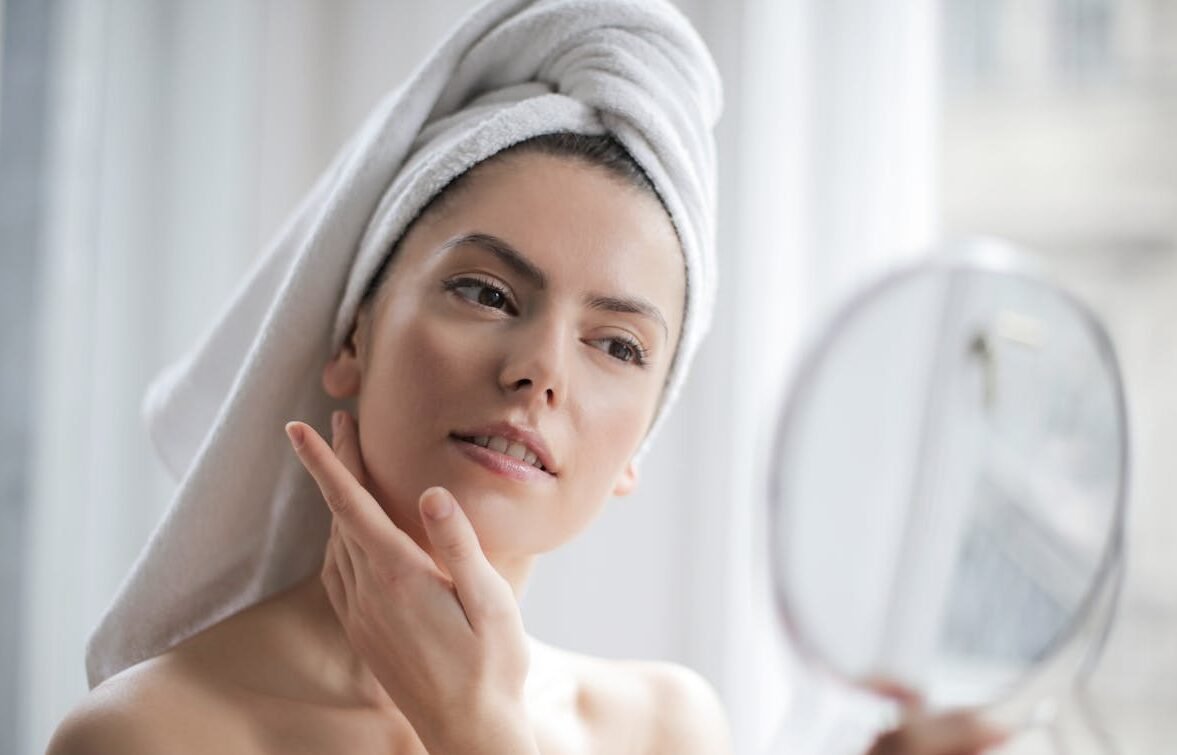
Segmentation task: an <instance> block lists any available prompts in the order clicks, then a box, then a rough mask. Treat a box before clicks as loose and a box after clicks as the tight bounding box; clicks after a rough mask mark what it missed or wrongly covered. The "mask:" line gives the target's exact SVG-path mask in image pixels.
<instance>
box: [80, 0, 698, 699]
mask: <svg viewBox="0 0 1177 755" xmlns="http://www.w3.org/2000/svg"><path fill="white" fill-rule="evenodd" d="M720 97H721V95H720V87H719V77H718V75H717V73H716V70H715V66H714V63H713V62H712V60H711V57H710V56H709V54H708V52H707V50H706V48H705V46H704V45H703V43H702V41H701V40H700V39H699V37H698V35H697V34H696V33H695V31H694V29H692V28H691V26H690V24H689V23H688V22H687V21H686V19H685V18H683V17H682V16H681V15H680V13H679V12H678V11H677V10H675V9H674V7H673V6H671V5H670V4H669V3H666V2H663V1H662V0H535V1H534V2H532V1H528V0H491V2H488V3H486V4H484V5H481V6H479V7H478V8H477V9H475V10H474V11H473V12H472V13H470V14H469V15H468V16H466V18H465V19H464V20H462V21H461V22H460V23H459V24H458V26H457V28H455V29H454V30H453V32H452V33H451V34H450V35H449V37H448V38H446V39H445V40H444V41H443V42H442V44H441V45H440V47H438V48H437V49H436V50H435V51H434V52H433V53H432V54H431V55H430V56H429V57H428V58H427V59H426V60H425V61H424V63H423V64H422V65H421V66H420V67H419V68H418V69H417V70H416V72H415V73H414V74H413V75H412V76H411V77H410V79H409V80H408V81H407V82H406V83H405V84H404V85H403V86H401V87H400V88H398V89H396V90H395V91H393V92H392V93H390V94H389V95H388V96H387V97H386V98H385V99H384V100H383V101H382V102H381V103H380V104H379V106H378V107H377V108H376V109H375V111H374V112H373V113H372V114H371V115H370V116H369V117H368V119H367V120H366V121H365V123H364V125H363V127H362V128H361V129H360V130H359V132H358V133H357V134H356V135H355V136H354V137H353V138H352V139H351V141H350V143H348V144H347V145H346V146H345V148H344V149H343V151H342V152H341V153H340V155H339V156H338V157H337V158H336V159H335V161H334V163H333V164H332V165H331V166H330V168H328V170H327V171H326V173H325V174H324V175H323V176H322V177H321V178H320V179H319V180H318V182H317V183H316V184H315V186H314V187H313V188H312V190H311V192H310V194H309V195H308V196H307V197H306V198H305V199H304V200H303V202H302V203H301V204H300V206H299V207H298V209H297V210H296V211H295V213H294V215H293V217H292V218H291V219H290V221H289V222H288V223H287V225H286V226H285V228H283V229H282V230H281V232H280V233H279V234H278V236H277V238H276V240H275V241H274V242H273V243H272V244H271V246H270V247H269V249H268V250H267V252H266V254H265V255H264V256H263V258H262V259H261V261H260V262H259V264H258V265H257V266H256V268H255V269H254V270H253V271H252V272H251V273H250V275H249V276H248V278H247V279H246V281H245V282H244V284H243V285H242V287H241V288H240V289H239V290H238V291H237V292H236V294H235V296H234V297H233V299H232V301H231V302H230V304H229V305H228V307H227V308H226V309H225V311H224V312H223V313H222V314H221V316H220V317H219V319H218V320H217V321H216V323H215V324H214V325H213V327H212V329H211V330H210V331H209V332H208V333H207V334H206V335H205V336H204V337H203V339H202V340H201V342H200V343H198V344H197V345H196V346H195V348H193V349H192V350H191V351H190V352H188V353H187V354H186V355H185V356H184V357H183V358H182V359H180V360H179V361H178V362H177V363H176V364H174V365H172V366H171V367H169V368H168V369H167V370H165V371H164V372H163V373H162V374H161V375H160V376H159V377H157V378H156V380H155V382H154V383H153V385H152V386H151V388H150V390H149V391H148V394H147V397H146V399H145V401H144V413H145V417H146V420H147V424H148V427H149V430H150V433H151V437H152V439H153V441H154V443H155V446H156V448H157V450H158V452H159V454H160V456H162V458H163V460H164V463H165V464H166V466H167V467H168V468H169V469H170V470H171V472H172V474H173V475H174V476H175V478H176V479H177V480H179V487H178V489H177V492H176V495H175V498H174V499H173V501H172V505H171V507H170V509H169V510H168V512H167V514H166V515H165V517H164V518H163V520H162V521H161V523H160V524H159V526H158V528H157V529H156V530H155V532H154V533H153V534H152V536H151V539H150V540H149V542H148V543H147V546H146V548H145V549H144V551H143V553H142V554H141V555H140V557H139V559H138V561H137V562H136V563H135V565H134V567H133V569H132V571H131V574H130V575H129V576H128V578H127V580H126V581H125V582H124V583H123V585H122V587H121V588H120V590H119V593H118V595H117V597H116V598H115V601H114V603H113V604H112V606H111V607H110V608H109V610H108V611H107V613H106V615H105V616H104V618H103V619H102V621H101V623H100V624H99V626H98V628H97V629H96V630H95V632H94V634H93V635H92V636H91V638H90V642H89V646H88V648H87V659H86V665H87V672H88V675H89V680H90V685H91V687H93V686H95V685H97V684H98V683H100V682H101V681H102V680H104V679H106V678H107V677H109V676H111V675H113V674H116V673H118V672H119V671H121V670H122V669H124V668H127V667H128V666H131V665H132V664H135V663H138V662H140V661H142V660H145V659H147V658H150V657H153V656H155V655H158V654H160V653H162V652H164V651H166V650H168V649H169V648H171V647H173V646H174V645H176V644H177V643H179V642H181V641H182V640H184V639H186V638H187V637H190V636H191V635H193V634H195V633H197V632H199V631H201V630H203V629H205V628H207V627H208V626H210V625H212V624H214V623H216V622H217V621H220V620H221V619H224V618H225V617H227V616H229V615H231V614H233V613H236V612H237V611H240V610H241V609H243V608H245V607H247V606H249V605H252V604H254V603H256V602H258V601H260V600H262V599H264V598H266V597H268V596H269V595H271V594H273V593H275V592H277V591H278V590H281V589H284V588H285V587H287V586H289V585H291V584H293V583H294V582H296V581H298V580H300V579H302V578H304V577H305V576H307V575H309V574H311V573H313V572H314V571H316V570H317V569H318V567H319V565H320V562H321V558H322V549H323V544H324V543H325V542H326V538H327V532H328V525H329V520H328V518H327V516H326V508H325V506H324V505H323V504H322V502H321V500H320V496H319V493H318V491H317V489H316V488H315V487H314V484H313V481H312V480H311V478H310V477H309V476H308V475H307V474H306V473H305V472H304V470H303V469H302V468H301V466H300V465H299V464H298V462H297V459H296V458H295V457H294V455H293V454H292V453H291V452H290V448H289V444H288V442H287V440H286V437H285V434H284V432H283V425H284V423H285V422H286V421H287V420H289V419H292V418H298V419H302V420H304V421H307V422H310V423H311V424H314V425H316V426H317V427H318V428H319V429H320V431H321V432H324V434H326V432H325V431H326V426H327V424H328V419H329V415H330V411H331V410H332V409H333V408H336V407H337V406H338V404H337V403H336V402H334V401H333V400H332V399H330V398H329V397H328V396H326V394H325V393H324V392H323V390H322V388H321V386H320V383H319V374H320V370H321V368H322V365H323V364H324V363H325V361H326V360H327V359H328V358H329V357H330V356H331V355H332V354H333V353H334V351H335V350H336V348H337V347H338V346H339V345H340V344H341V343H342V342H343V339H344V338H345V336H346V334H347V332H348V330H349V329H350V326H351V324H352V321H353V318H354V316H355V313H356V309H357V307H358V304H359V300H360V297H361V295H362V293H363V290H364V288H365V286H366V285H367V283H368V281H369V279H370V278H371V277H372V275H373V274H374V273H375V271H376V269H377V268H378V266H379V264H380V262H381V261H382V256H383V254H385V253H386V251H387V250H388V249H389V248H390V246H391V244H392V242H393V241H395V240H396V239H397V238H398V237H399V236H400V234H401V232H402V231H403V230H404V228H405V227H406V225H407V224H408V223H409V222H410V221H411V220H412V218H413V217H414V216H415V215H416V213H417V212H418V210H420V209H421V208H422V207H423V206H424V205H425V203H426V202H427V201H428V200H429V199H430V198H432V197H433V195H434V194H435V193H436V192H437V191H438V190H439V189H440V188H442V187H443V186H444V185H445V184H446V183H448V182H449V181H450V180H451V179H452V178H454V177H455V176H457V175H459V174H461V173H463V172H464V171H465V170H466V169H467V168H469V167H470V166H472V165H474V164H476V163H477V162H479V161H481V160H482V159H484V158H486V157H488V156H490V155H493V154H494V153H495V152H498V151H499V150H501V149H503V148H504V147H507V146H509V145H511V144H514V143H516V142H518V141H521V140H524V139H526V138H529V137H531V136H536V135H539V134H542V133H549V132H553V131H574V132H580V133H601V132H610V133H612V134H613V135H615V136H616V138H617V139H618V140H619V141H620V142H621V143H622V144H624V145H625V147H626V148H627V149H628V150H629V152H630V153H631V154H632V155H633V157H634V158H635V159H636V160H637V161H638V163H639V164H640V165H641V166H642V168H643V169H644V170H645V171H646V173H647V174H648V175H649V176H650V178H651V180H652V181H653V183H654V185H655V187H656V188H657V190H658V192H659V194H660V196H661V198H662V200H663V202H664V203H665V205H666V207H667V209H668V210H669V211H670V214H671V218H672V220H673V222H674V224H675V228H676V230H677V232H678V234H679V237H680V240H681V243H682V249H683V254H684V257H685V266H686V271H687V284H688V293H687V311H686V315H685V319H684V323H683V335H682V340H681V342H680V347H679V354H678V357H677V359H676V362H675V364H674V366H673V368H672V370H671V375H670V378H669V381H668V384H667V388H666V394H665V398H664V401H663V404H662V411H661V412H660V414H659V417H658V419H657V420H656V421H655V423H654V428H656V427H657V426H658V425H659V424H660V423H661V420H662V418H663V417H664V416H665V414H666V409H667V408H668V407H669V405H670V404H671V403H673V401H674V398H675V396H676V395H677V393H678V391H679V388H680V386H681V384H682V379H683V376H684V374H685V371H686V367H687V365H688V364H689V363H690V361H691V357H692V355H693V354H694V352H695V350H696V347H697V345H698V343H699V340H700V338H701V337H702V335H703V332H704V331H705V330H706V328H707V326H708V323H709V320H710V315H711V310H712V306H713V299H714V290H715V263H714V218H715V196H714V194H715V155H714V143H713V137H712V134H711V130H712V127H713V126H714V123H715V121H716V120H717V119H718V117H719V110H720ZM653 432H654V430H653V429H652V430H651V433H650V435H652V434H653ZM648 439H649V436H647V441H648ZM644 447H645V446H644V445H643V449H644Z"/></svg>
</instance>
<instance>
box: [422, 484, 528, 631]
mask: <svg viewBox="0 0 1177 755" xmlns="http://www.w3.org/2000/svg"><path fill="white" fill-rule="evenodd" d="M419 505H420V507H421V520H422V521H423V522H424V523H425V532H426V534H427V535H428V536H429V542H430V543H431V544H432V546H433V550H434V552H435V553H436V554H437V557H438V558H439V559H440V560H441V562H442V565H444V566H445V569H446V571H448V572H449V574H450V579H452V580H453V583H454V589H455V590H456V591H457V593H458V600H459V601H460V602H461V603H462V609H463V611H465V613H466V618H467V619H468V620H469V622H470V625H471V626H472V627H474V628H475V629H479V628H480V625H481V624H483V623H485V621H486V620H487V619H488V618H491V617H492V616H494V615H496V614H497V611H496V609H498V608H500V607H502V608H507V607H508V606H509V607H510V608H511V609H516V610H517V608H516V604H515V599H514V596H513V595H511V594H510V589H509V588H508V587H507V585H506V582H505V581H504V580H503V578H502V577H501V576H500V575H499V573H498V572H497V571H495V569H494V567H493V566H491V565H490V561H488V560H487V558H486V554H484V553H483V552H482V546H481V545H479V543H478V535H477V533H475V532H474V527H473V526H472V525H471V524H470V520H469V519H468V518H467V517H466V512H464V511H462V507H461V506H459V505H458V502H457V501H456V500H454V497H453V495H452V494H451V493H450V492H449V491H448V490H446V489H445V488H443V487H432V488H429V489H428V490H426V491H425V492H424V493H422V494H421V498H420V501H419Z"/></svg>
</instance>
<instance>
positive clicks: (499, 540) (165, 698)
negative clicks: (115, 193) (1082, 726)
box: [49, 154, 993, 755]
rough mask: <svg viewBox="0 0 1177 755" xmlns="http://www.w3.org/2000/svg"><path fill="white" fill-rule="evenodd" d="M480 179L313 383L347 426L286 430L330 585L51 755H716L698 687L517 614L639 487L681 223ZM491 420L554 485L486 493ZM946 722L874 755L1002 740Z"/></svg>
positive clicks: (564, 167)
mask: <svg viewBox="0 0 1177 755" xmlns="http://www.w3.org/2000/svg"><path fill="white" fill-rule="evenodd" d="M475 171H476V173H474V174H471V179H472V180H471V181H469V182H468V183H467V185H466V186H465V187H464V188H463V189H461V190H460V191H459V192H457V194H456V195H455V196H454V197H452V198H450V199H449V201H447V202H445V203H443V205H442V207H443V209H442V210H440V211H438V212H436V213H431V214H429V213H427V214H426V216H423V217H422V218H421V219H419V220H418V221H417V222H415V223H414V224H413V226H412V227H411V228H410V230H409V231H408V233H407V234H406V237H405V239H404V243H403V245H402V249H401V250H400V252H398V257H397V258H395V262H394V266H393V271H392V274H391V275H390V277H389V279H388V281H387V282H386V283H385V284H384V286H383V287H382V289H381V292H380V295H379V296H378V297H377V299H376V300H375V301H374V302H373V303H372V304H371V306H370V307H368V308H366V309H364V310H362V311H361V313H360V314H359V316H358V317H357V322H356V324H355V327H354V328H353V331H352V333H351V335H350V337H349V338H348V340H347V343H346V344H345V345H344V346H343V348H342V349H341V350H340V351H339V352H338V353H337V354H336V355H334V356H333V357H332V359H331V360H330V361H329V362H328V364H327V365H326V366H325V368H324V372H323V387H324V390H325V391H326V392H327V393H328V394H329V395H331V396H333V397H335V398H337V399H339V400H340V401H341V402H349V405H354V407H355V413H354V414H343V415H342V421H341V424H340V425H339V426H338V427H337V428H336V432H335V435H334V437H333V438H332V439H331V441H332V442H331V443H330V444H328V443H327V442H326V441H325V440H324V439H322V438H319V437H318V435H317V434H315V433H314V432H313V430H312V429H311V428H310V427H309V426H306V425H302V424H300V423H292V426H291V427H292V428H293V429H292V430H289V432H291V441H292V445H293V446H294V449H295V450H296V452H297V454H298V457H299V459H300V460H301V461H302V463H303V465H304V466H305V467H306V468H307V470H308V471H309V472H310V473H311V474H312V476H313V477H314V478H315V480H316V481H317V482H318V484H319V486H320V489H321V491H322V492H323V497H324V502H325V505H328V506H329V508H330V509H331V511H332V514H333V521H334V524H333V528H332V534H331V538H330V540H329V542H328V544H327V548H326V552H325V553H324V561H323V569H322V571H321V572H320V574H318V575H314V576H312V577H310V578H308V579H306V580H304V581H303V582H301V583H299V584H298V585H296V586H294V587H293V588H292V589H290V590H288V591H286V592H284V593H281V594H279V595H277V596H275V597H273V598H271V599H270V600H267V601H265V602H263V603H261V604H259V605H257V606H254V607H252V608H249V609H247V610H245V611H243V612H242V613H240V614H238V615H236V616H234V617H231V618H230V619H228V620H226V621H224V622H222V623H220V624H218V625H216V626H214V627H211V628H209V629H207V630H205V631H203V632H201V633H199V634H198V635H196V636H195V637H193V638H192V639H190V640H189V641H187V642H185V643H182V644H181V645H179V646H177V647H176V648H174V649H172V650H171V651H169V652H167V653H164V654H163V655H161V656H159V657H157V658H155V659H152V660H149V661H147V662H145V663H142V664H140V665H138V666H135V667H133V668H131V669H128V670H127V671H125V672H123V673H122V674H119V675H118V676H116V677H114V678H112V679H110V680H108V681H106V682H104V683H103V684H102V685H100V686H99V687H98V688H96V689H95V690H94V691H93V692H92V693H91V694H90V695H89V696H88V697H87V698H86V699H85V700H84V701H83V702H82V704H81V705H80V706H79V707H78V708H77V709H76V710H75V711H74V712H73V713H72V714H71V715H70V716H69V717H68V718H67V719H66V721H65V722H63V724H62V725H61V727H60V728H59V730H58V732H57V734H56V736H55V738H54V740H53V742H52V744H51V746H50V750H49V752H50V753H51V755H88V754H90V753H112V752H118V753H124V754H125V755H135V754H136V753H159V752H168V753H179V754H181V755H182V754H183V753H186V752H200V753H205V752H218V753H228V754H229V755H234V754H236V753H241V754H243V755H246V754H248V755H255V754H258V755H260V754H266V753H339V752H385V753H398V754H399V753H404V754H410V753H413V754H417V753H423V752H426V751H431V752H434V753H446V754H447V755H482V754H483V753H496V754H501V753H512V755H523V754H524V753H528V754H530V753H544V755H557V754H564V753H568V754H571V753H586V754H587V753H609V754H610V755H613V754H614V753H618V754H624V753H635V754H638V753H642V754H646V753H649V754H651V755H652V754H654V753H675V754H676V755H691V753H700V755H702V754H703V753H706V754H707V755H717V754H718V755H722V754H723V753H727V752H730V743H729V740H730V737H729V733H728V730H727V724H726V721H725V717H724V714H723V711H722V707H721V705H720V703H719V701H718V698H717V697H716V695H715V693H714V692H713V691H712V690H711V688H710V687H709V685H707V684H706V682H704V681H703V680H702V679H701V678H700V677H699V676H698V675H696V674H694V673H692V672H690V671H687V670H685V669H683V668H681V667H676V666H673V665H669V664H657V663H641V662H619V661H607V660H600V659H592V658H587V657H584V656H579V655H576V654H572V653H568V652H564V651H560V650H557V649H555V648H550V647H547V646H545V645H543V644H541V643H538V642H536V641H534V640H532V639H530V638H528V637H527V635H526V634H525V633H524V631H523V626H522V621H521V619H520V617H519V613H518V606H517V603H516V596H517V595H518V594H519V593H520V592H521V589H522V586H523V584H524V583H525V581H526V578H527V576H528V574H529V572H530V569H531V566H532V563H533V561H534V559H535V557H536V556H537V555H538V554H540V553H543V552H545V551H548V550H551V549H552V548H555V547H558V546H559V545H560V544H561V543H563V542H565V541H567V540H568V539H570V538H572V537H574V536H575V535H576V534H577V533H579V532H580V531H582V530H583V529H584V528H585V527H586V526H587V525H588V523H589V522H590V521H591V519H592V517H593V516H594V515H595V514H596V513H597V511H599V509H600V508H601V506H603V505H604V503H605V501H606V500H608V498H609V497H610V496H621V495H625V494H626V493H628V492H629V491H630V490H632V489H633V487H634V486H635V484H636V479H637V478H636V470H635V469H634V466H633V464H632V461H631V457H632V455H633V453H634V452H635V451H636V449H637V447H638V445H639V444H640V442H641V440H642V438H643V437H644V434H645V432H646V429H647V427H648V426H649V422H650V420H651V418H652V417H653V415H654V412H655V410H656V408H657V402H658V399H659V396H660V394H661V389H662V385H663V383H664V381H665V377H666V375H667V373H668V370H669V367H670V363H671V359H672V357H673V353H674V347H675V344H676V343H677V339H678V333H679V331H680V329H681V326H682V314H683V313H682V302H683V298H684V291H685V288H684V287H685V276H684V272H683V269H682V262H681V252H680V250H679V248H678V242H677V237H676V236H675V234H674V230H673V227H672V226H671V225H670V222H669V219H668V218H667V217H666V214H665V212H664V210H663V209H662V207H661V205H660V204H659V203H658V202H657V200H656V199H655V198H653V197H651V196H649V195H647V194H645V193H643V192H641V191H639V190H637V189H635V188H634V187H632V186H628V185H625V184H623V183H621V182H619V181H618V179H617V178H616V177H614V176H612V175H610V174H609V173H607V172H606V171H604V170H602V169H600V168H599V167H596V166H591V165H586V164H584V163H582V162H580V161H577V160H570V159H567V158H562V157H556V156H552V155H541V154H521V155H513V156H511V157H509V158H505V159H502V160H498V161H493V162H492V163H487V164H484V165H483V166H479V167H478V168H476V169H475ZM472 235H473V236H477V237H480V238H481V237H482V236H490V237H493V238H494V239H497V240H499V241H504V242H507V243H509V244H510V245H511V246H512V247H513V248H514V249H515V251H516V252H517V253H518V254H519V255H521V256H522V257H523V258H525V259H526V260H527V262H528V265H530V267H531V273H530V274H528V273H526V272H525V271H521V270H522V269H523V268H525V267H526V266H520V265H519V264H517V261H516V264H509V263H508V262H506V261H504V259H503V256H502V255H501V254H496V253H493V252H492V251H489V250H488V249H487V247H486V244H485V243H482V242H477V241H475V242H471V241H469V239H470V238H471V237H472ZM479 235H481V236H479ZM496 243H497V242H496ZM535 271H539V272H540V273H542V277H541V276H538V275H536V274H535ZM619 302H620V303H623V304H624V306H619V305H618V303H619ZM603 303H604V304H603ZM639 359H640V361H639ZM292 419H297V418H292ZM502 421H507V422H510V423H512V424H515V425H519V426H523V427H527V428H529V429H530V430H532V431H534V433H535V434H536V435H537V436H539V437H542V439H543V444H544V445H545V447H546V449H547V455H548V457H549V458H548V460H547V463H546V467H547V468H548V472H547V473H545V474H544V475H536V474H532V473H529V474H528V475H524V476H523V477H522V478H521V477H519V476H514V477H512V476H511V475H505V474H502V473H498V472H495V471H493V469H491V467H488V466H486V465H485V464H481V463H479V462H478V461H477V458H478V453H479V452H471V451H470V449H469V448H467V447H466V446H468V445H469V444H468V443H467V442H466V441H464V440H462V439H461V438H459V437H457V436H458V435H461V434H463V433H466V434H477V433H473V432H468V433H467V431H470V430H473V429H476V428H479V427H482V426H484V425H487V424H488V423H495V422H502ZM471 453H473V454H474V455H473V456H471ZM442 508H445V513H444V515H439V514H440V512H441V509H442ZM948 723H949V726H948V728H949V729H950V730H951V731H952V732H953V733H954V735H953V737H952V738H950V739H946V738H942V737H936V736H929V735H928V732H932V733H933V734H935V733H936V732H940V731H941V730H942V729H943V728H944V719H943V718H941V717H928V718H925V717H913V718H912V719H911V720H910V722H909V723H908V724H907V725H905V726H904V727H902V728H901V729H900V730H899V731H898V732H896V733H894V734H890V735H887V736H886V737H884V738H882V739H880V741H879V743H878V744H877V745H876V749H875V750H874V752H877V753H896V754H898V753H905V754H908V755H915V754H919V755H924V754H925V753H926V754H927V755H950V754H952V753H969V752H979V751H980V750H981V749H982V748H983V747H986V746H988V745H990V744H992V743H993V740H992V737H989V736H988V733H977V732H974V731H969V730H962V729H961V727H960V726H959V725H954V724H953V722H952V721H949V722H948ZM957 723H959V722H957ZM962 731H963V733H962ZM958 735H959V736H958ZM987 737H988V738H987Z"/></svg>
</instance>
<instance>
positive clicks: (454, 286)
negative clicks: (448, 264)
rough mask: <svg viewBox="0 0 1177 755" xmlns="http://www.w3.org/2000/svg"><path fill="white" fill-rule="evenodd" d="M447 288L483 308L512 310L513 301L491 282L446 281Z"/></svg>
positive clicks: (465, 279) (467, 279) (468, 279)
mask: <svg viewBox="0 0 1177 755" xmlns="http://www.w3.org/2000/svg"><path fill="white" fill-rule="evenodd" d="M445 287H446V289H447V290H449V291H453V292H455V293H457V295H458V296H460V297H462V298H463V299H465V300H466V301H469V302H472V303H474V304H478V305H480V306H483V307H488V308H490V309H502V310H509V309H510V308H511V299H510V297H509V296H508V295H507V292H506V291H505V290H503V289H502V288H499V287H498V286H496V285H495V284H493V283H491V282H489V281H484V280H478V279H476V278H459V279H458V280H453V281H446V284H445Z"/></svg>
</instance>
